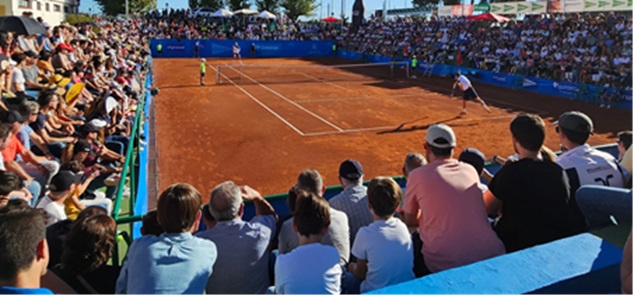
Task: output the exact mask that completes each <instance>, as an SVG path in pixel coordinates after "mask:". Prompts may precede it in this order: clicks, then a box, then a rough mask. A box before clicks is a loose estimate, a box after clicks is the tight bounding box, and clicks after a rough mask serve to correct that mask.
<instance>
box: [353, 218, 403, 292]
mask: <svg viewBox="0 0 634 296" xmlns="http://www.w3.org/2000/svg"><path fill="white" fill-rule="evenodd" d="M412 248H413V246H412V239H411V235H410V234H409V231H407V226H405V223H403V222H402V221H401V220H399V219H397V218H394V217H392V218H390V219H388V220H378V221H374V222H372V223H371V224H370V225H368V226H365V227H361V228H360V229H359V232H358V233H357V236H356V238H355V240H354V244H353V245H352V250H351V253H352V255H354V256H355V257H357V259H366V260H368V273H367V275H366V278H365V280H364V281H363V282H362V283H361V293H365V292H368V291H372V290H376V289H380V288H383V287H387V286H389V285H394V284H398V283H402V282H405V281H409V280H412V279H414V272H413V271H412V269H413V267H414V266H413V265H414V253H413V250H412ZM388 254H389V256H388Z"/></svg>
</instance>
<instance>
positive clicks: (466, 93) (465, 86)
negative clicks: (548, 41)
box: [453, 72, 491, 115]
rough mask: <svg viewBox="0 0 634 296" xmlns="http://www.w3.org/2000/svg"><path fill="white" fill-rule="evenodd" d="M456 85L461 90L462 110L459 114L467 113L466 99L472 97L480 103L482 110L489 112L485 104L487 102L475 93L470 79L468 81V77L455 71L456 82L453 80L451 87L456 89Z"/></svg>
mask: <svg viewBox="0 0 634 296" xmlns="http://www.w3.org/2000/svg"><path fill="white" fill-rule="evenodd" d="M456 86H460V90H462V112H460V114H461V115H462V114H467V101H469V100H472V99H473V100H474V101H476V102H478V103H480V104H482V107H483V108H484V110H487V111H488V112H491V109H490V108H489V106H487V103H485V102H484V100H482V99H481V98H480V97H479V96H478V94H477V93H476V91H475V89H474V88H473V85H471V81H469V78H467V77H466V76H464V75H462V74H460V72H458V73H456V82H454V84H453V89H456Z"/></svg>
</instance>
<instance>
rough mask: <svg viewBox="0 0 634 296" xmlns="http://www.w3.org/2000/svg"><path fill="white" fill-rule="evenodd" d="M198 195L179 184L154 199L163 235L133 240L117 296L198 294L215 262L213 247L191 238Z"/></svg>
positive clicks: (199, 203)
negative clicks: (156, 203) (120, 295)
mask: <svg viewBox="0 0 634 296" xmlns="http://www.w3.org/2000/svg"><path fill="white" fill-rule="evenodd" d="M201 203H202V201H201V198H200V193H198V191H197V190H196V189H195V188H194V187H193V186H191V185H189V184H184V183H179V184H174V185H172V186H170V187H169V188H167V189H166V190H165V191H163V193H161V196H159V199H158V206H157V217H158V221H159V223H160V224H161V226H163V229H164V230H165V232H164V233H163V234H161V235H160V236H153V235H148V236H144V237H141V238H139V239H137V240H135V241H134V242H133V243H132V245H131V246H130V249H129V250H128V260H127V261H126V262H125V263H124V265H123V268H122V269H121V274H119V278H118V279H117V285H116V289H115V292H116V293H117V294H202V293H203V291H204V290H205V285H206V284H207V280H208V279H209V276H210V275H211V272H212V267H213V266H214V263H215V262H216V257H217V252H216V245H215V244H214V243H213V242H210V241H208V240H203V239H200V238H197V237H194V236H192V234H191V233H192V232H194V231H195V230H196V229H198V221H199V220H200V215H201V214H200V205H201Z"/></svg>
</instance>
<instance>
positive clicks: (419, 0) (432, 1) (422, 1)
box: [412, 0, 451, 10]
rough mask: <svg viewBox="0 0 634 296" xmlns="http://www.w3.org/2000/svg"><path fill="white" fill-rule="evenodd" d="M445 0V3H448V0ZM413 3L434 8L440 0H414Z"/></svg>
mask: <svg viewBox="0 0 634 296" xmlns="http://www.w3.org/2000/svg"><path fill="white" fill-rule="evenodd" d="M450 1H451V0H450ZM444 2H445V5H448V4H447V0H445V1H444ZM412 5H413V6H414V7H416V8H425V9H428V10H432V8H434V7H437V6H438V0H412Z"/></svg>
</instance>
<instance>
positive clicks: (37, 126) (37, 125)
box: [29, 113, 46, 132]
mask: <svg viewBox="0 0 634 296" xmlns="http://www.w3.org/2000/svg"><path fill="white" fill-rule="evenodd" d="M44 124H46V115H45V114H42V113H39V114H38V115H37V120H36V121H34V122H31V123H29V126H30V127H31V128H32V129H33V131H35V132H37V131H40V130H42V129H43V128H44Z"/></svg>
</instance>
